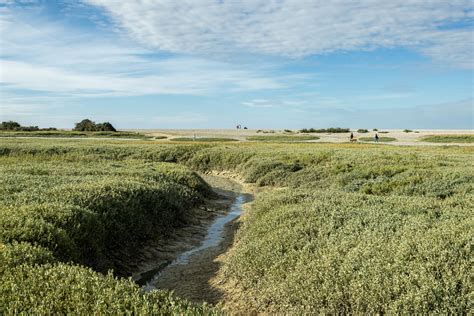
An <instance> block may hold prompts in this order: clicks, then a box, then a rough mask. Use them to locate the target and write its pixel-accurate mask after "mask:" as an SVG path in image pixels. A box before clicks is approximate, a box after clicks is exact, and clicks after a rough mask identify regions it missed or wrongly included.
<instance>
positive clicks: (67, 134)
mask: <svg viewBox="0 0 474 316" xmlns="http://www.w3.org/2000/svg"><path fill="white" fill-rule="evenodd" d="M0 137H43V138H44V137H51V138H55V137H57V138H131V139H146V138H149V137H148V136H145V135H143V134H140V133H137V132H78V131H66V130H58V131H31V132H30V131H2V130H0Z"/></svg>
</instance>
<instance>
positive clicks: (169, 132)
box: [133, 129, 474, 146]
mask: <svg viewBox="0 0 474 316" xmlns="http://www.w3.org/2000/svg"><path fill="white" fill-rule="evenodd" d="M133 131H135V132H137V131H138V132H141V133H144V134H146V135H149V136H166V137H167V139H164V140H161V141H164V142H167V141H169V140H172V139H173V138H174V137H190V138H192V137H194V135H195V136H196V137H197V139H199V138H200V137H223V138H232V139H237V140H239V141H246V139H247V137H249V136H257V135H258V136H277V135H295V136H298V135H304V134H298V133H293V134H291V133H285V132H284V131H283V130H274V131H273V133H269V132H270V131H271V130H266V131H265V133H264V132H263V131H260V130H251V129H249V130H237V129H181V130H178V129H161V130H133ZM380 131H382V132H386V133H381V132H380ZM353 133H354V137H355V138H359V137H374V135H375V132H374V131H369V132H368V133H358V132H356V131H354V132H353ZM378 133H379V136H380V137H393V138H395V139H396V141H394V142H388V143H383V144H390V145H400V146H420V145H421V146H444V145H454V146H474V143H430V142H424V141H421V139H422V138H423V137H425V136H428V135H456V134H463V135H474V130H472V129H471V130H416V132H415V131H413V132H409V133H405V132H404V131H403V130H396V129H379V131H378ZM308 135H313V136H318V137H319V138H320V139H318V140H316V141H308V142H315V143H325V142H328V143H348V142H349V133H312V134H308Z"/></svg>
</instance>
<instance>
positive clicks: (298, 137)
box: [247, 135, 319, 142]
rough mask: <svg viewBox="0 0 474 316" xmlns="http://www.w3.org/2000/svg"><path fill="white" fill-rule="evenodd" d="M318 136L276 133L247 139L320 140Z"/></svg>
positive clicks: (272, 140)
mask: <svg viewBox="0 0 474 316" xmlns="http://www.w3.org/2000/svg"><path fill="white" fill-rule="evenodd" d="M318 139H319V137H317V136H304V135H303V136H296V135H295V136H292V135H275V136H249V137H247V140H251V141H259V142H304V141H308V140H318Z"/></svg>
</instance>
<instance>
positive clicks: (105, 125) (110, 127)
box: [96, 122, 117, 132]
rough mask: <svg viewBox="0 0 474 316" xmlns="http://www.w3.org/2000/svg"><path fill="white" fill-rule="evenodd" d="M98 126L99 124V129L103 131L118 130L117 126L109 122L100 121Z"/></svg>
mask: <svg viewBox="0 0 474 316" xmlns="http://www.w3.org/2000/svg"><path fill="white" fill-rule="evenodd" d="M96 126H97V130H98V131H102V132H116V131H117V130H116V129H115V127H114V126H113V125H112V124H110V123H109V122H104V123H99V124H97V125H96Z"/></svg>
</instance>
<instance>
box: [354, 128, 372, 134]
mask: <svg viewBox="0 0 474 316" xmlns="http://www.w3.org/2000/svg"><path fill="white" fill-rule="evenodd" d="M368 132H369V130H368V129H365V128H359V129H358V130H357V133H368Z"/></svg>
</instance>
